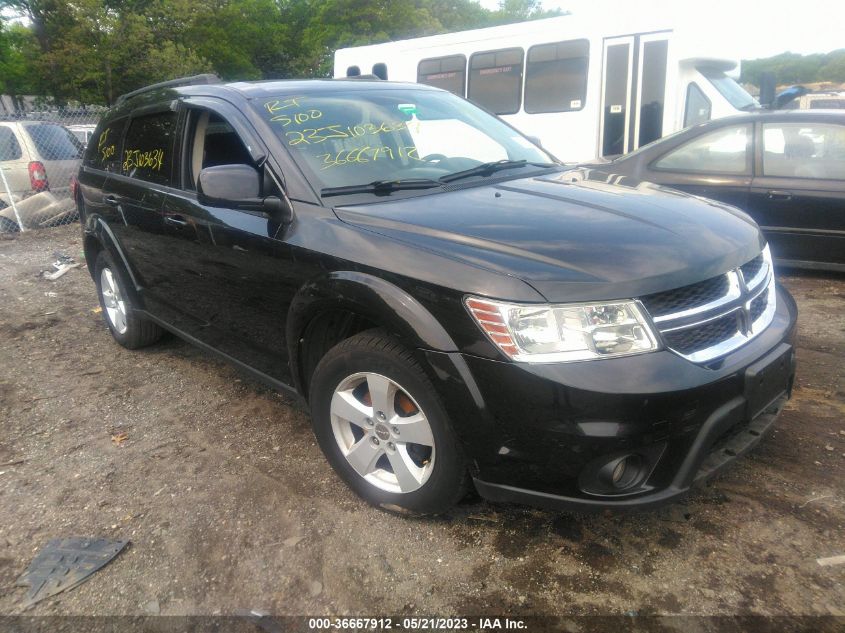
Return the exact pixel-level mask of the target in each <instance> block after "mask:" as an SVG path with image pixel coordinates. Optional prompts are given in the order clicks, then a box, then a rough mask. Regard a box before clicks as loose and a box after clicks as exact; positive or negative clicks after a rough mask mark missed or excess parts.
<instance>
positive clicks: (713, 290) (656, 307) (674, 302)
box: [641, 275, 729, 316]
mask: <svg viewBox="0 0 845 633" xmlns="http://www.w3.org/2000/svg"><path fill="white" fill-rule="evenodd" d="M728 285H729V284H728V278H727V277H726V276H725V275H719V276H718V277H713V278H711V279H706V280H705V281H701V282H699V283H697V284H691V285H689V286H684V287H683V288H675V289H674V290H667V291H666V292H658V293H655V294H653V295H648V296H646V297H643V298H642V299H641V301H642V302H643V305H644V306H645V307H646V310H648V311H649V312H650V313H651V314H652V315H653V316H661V315H663V314H670V313H672V312H676V311H678V310H688V309H689V308H695V307H698V306H703V305H707V304H708V303H711V302H712V301H715V300H716V299H718V298H719V297H723V296H724V295H725V294H726V293H727V292H728Z"/></svg>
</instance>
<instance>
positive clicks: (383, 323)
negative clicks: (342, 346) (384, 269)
mask: <svg viewBox="0 0 845 633" xmlns="http://www.w3.org/2000/svg"><path fill="white" fill-rule="evenodd" d="M376 327H377V328H381V329H383V330H385V331H386V332H387V333H389V334H392V335H394V336H396V337H397V338H399V339H400V340H402V341H403V342H404V343H405V344H406V345H408V346H409V347H411V348H417V349H419V348H424V349H429V350H436V351H446V352H448V351H455V350H456V349H457V348H456V346H455V342H454V341H453V340H452V338H451V336H449V334H448V333H447V332H446V330H445V329H444V328H443V326H442V325H441V324H440V323H439V322H438V321H437V319H436V318H435V317H434V316H433V315H432V314H431V312H429V311H428V310H427V309H426V308H425V307H424V306H423V305H422V304H421V303H420V302H419V301H417V300H416V299H415V298H414V297H412V296H411V295H410V294H409V293H408V292H407V291H405V290H403V289H402V288H400V287H398V286H397V285H395V284H393V283H391V282H389V281H387V280H385V279H383V278H381V277H378V276H376V275H372V274H369V273H363V272H358V271H335V272H332V273H329V274H327V275H325V276H324V277H322V278H320V279H317V280H312V281H310V282H309V283H307V284H306V285H304V286H303V287H302V288H300V290H299V291H298V292H297V293H296V295H295V296H294V298H293V301H292V302H291V305H290V309H289V311H288V318H287V324H286V328H285V330H286V332H285V333H286V340H287V346H288V354H289V358H290V367H291V375H292V376H293V380H294V383H295V387H296V389H297V390H298V391H299V393H301V394H302V395H303V396H304V397H305V398H307V397H308V386H309V382H310V379H311V375H312V374H313V371H314V369H315V368H316V364H317V362H319V360H320V358H322V356H323V355H324V354H325V353H326V352H327V351H328V350H329V349H331V347H333V346H334V345H336V344H337V343H339V342H341V341H342V340H345V339H346V338H349V337H350V336H353V335H355V334H357V333H359V332H361V331H363V330H366V329H370V328H376Z"/></svg>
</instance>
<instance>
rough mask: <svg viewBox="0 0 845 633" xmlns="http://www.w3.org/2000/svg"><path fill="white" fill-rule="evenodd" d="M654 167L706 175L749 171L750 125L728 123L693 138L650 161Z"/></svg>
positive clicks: (745, 172) (746, 172)
mask: <svg viewBox="0 0 845 633" xmlns="http://www.w3.org/2000/svg"><path fill="white" fill-rule="evenodd" d="M654 167H655V169H663V170H667V171H684V172H695V173H710V174H748V173H750V172H751V126H750V125H731V126H727V127H723V128H720V129H718V130H714V131H712V132H709V133H707V134H702V135H701V136H699V137H697V138H694V139H693V140H691V141H689V142H687V143H685V144H684V145H681V146H680V147H678V148H677V149H675V150H672V151H671V152H669V153H668V154H666V155H665V156H664V157H663V158H661V159H659V160H658V161H657V162H656V163H654Z"/></svg>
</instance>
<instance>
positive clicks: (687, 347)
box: [663, 312, 739, 354]
mask: <svg viewBox="0 0 845 633" xmlns="http://www.w3.org/2000/svg"><path fill="white" fill-rule="evenodd" d="M738 331H739V325H738V323H737V318H736V314H735V313H733V312H732V313H730V314H726V315H725V316H723V317H719V318H718V319H713V320H712V321H708V322H707V323H702V324H700V325H698V326H696V327H693V328H687V329H684V330H676V331H674V332H667V333H666V334H665V335H664V337H663V338H664V339H665V341H666V344H667V345H668V346H669V347H671V348H672V349H674V350H675V351H677V352H680V353H681V354H694V353H695V352H700V351H701V350H705V349H707V348H708V347H712V346H714V345H718V344H719V343H721V342H722V341H725V340H727V339H729V338H731V337H732V336H734V335H735V334H736V333H737V332H738Z"/></svg>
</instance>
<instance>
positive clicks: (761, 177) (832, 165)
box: [749, 120, 845, 264]
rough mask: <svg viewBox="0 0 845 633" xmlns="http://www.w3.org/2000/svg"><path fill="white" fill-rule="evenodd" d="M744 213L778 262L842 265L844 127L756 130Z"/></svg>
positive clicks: (787, 125) (791, 124) (792, 125)
mask: <svg viewBox="0 0 845 633" xmlns="http://www.w3.org/2000/svg"><path fill="white" fill-rule="evenodd" d="M757 134H758V146H759V147H758V161H757V165H758V167H757V170H756V173H755V176H754V181H753V183H752V186H751V194H750V199H749V211H750V212H751V214H752V215H753V216H754V218H755V219H756V220H757V222H758V223H759V224H760V226H761V227H762V228H763V230H764V231H765V232H766V235H767V237H768V239H769V242H770V243H771V247H772V254H773V255H774V256H775V257H776V258H778V259H780V260H791V261H798V262H821V263H824V264H845V125H840V124H834V123H827V122H800V121H794V120H793V121H781V122H777V121H773V122H762V123H758V124H757Z"/></svg>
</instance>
